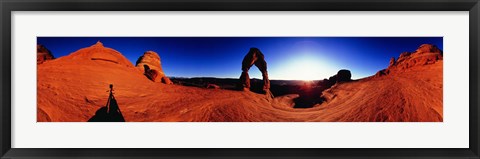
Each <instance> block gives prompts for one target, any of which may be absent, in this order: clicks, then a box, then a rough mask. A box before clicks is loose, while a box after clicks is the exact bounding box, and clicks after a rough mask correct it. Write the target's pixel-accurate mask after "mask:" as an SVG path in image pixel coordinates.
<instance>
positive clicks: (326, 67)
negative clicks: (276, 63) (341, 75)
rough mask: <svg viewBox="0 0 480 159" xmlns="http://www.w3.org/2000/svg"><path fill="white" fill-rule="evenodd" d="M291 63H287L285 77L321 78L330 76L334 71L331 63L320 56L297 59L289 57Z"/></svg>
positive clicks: (293, 78)
mask: <svg viewBox="0 0 480 159" xmlns="http://www.w3.org/2000/svg"><path fill="white" fill-rule="evenodd" d="M289 61H290V62H289V64H288V65H286V67H285V69H283V70H284V71H285V72H284V74H283V76H284V77H282V78H283V79H290V80H304V81H312V80H321V79H323V78H328V75H329V74H331V73H332V71H331V70H332V69H331V67H332V66H330V64H329V63H327V62H325V61H324V60H320V59H319V58H318V57H300V58H296V59H289ZM332 75H333V74H332Z"/></svg>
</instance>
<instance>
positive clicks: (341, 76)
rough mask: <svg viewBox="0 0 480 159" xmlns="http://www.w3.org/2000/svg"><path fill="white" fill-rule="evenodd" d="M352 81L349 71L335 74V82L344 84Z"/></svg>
mask: <svg viewBox="0 0 480 159" xmlns="http://www.w3.org/2000/svg"><path fill="white" fill-rule="evenodd" d="M350 80H352V73H351V72H350V70H344V69H343V70H340V71H338V72H337V82H346V81H350Z"/></svg>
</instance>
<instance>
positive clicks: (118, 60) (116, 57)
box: [62, 41, 133, 67]
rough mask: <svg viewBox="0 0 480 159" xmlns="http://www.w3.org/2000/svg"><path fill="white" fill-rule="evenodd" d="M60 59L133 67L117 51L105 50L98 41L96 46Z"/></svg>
mask: <svg viewBox="0 0 480 159" xmlns="http://www.w3.org/2000/svg"><path fill="white" fill-rule="evenodd" d="M62 59H65V60H69V61H71V62H72V63H85V62H87V63H89V64H91V62H92V61H93V62H95V63H102V64H107V65H111V64H113V65H123V66H126V67H133V65H132V62H130V61H129V60H128V59H127V58H126V57H125V56H123V55H122V54H121V53H120V52H118V51H117V50H114V49H111V48H107V47H105V46H103V44H102V43H101V42H100V41H98V42H97V43H96V44H94V45H92V46H90V47H86V48H82V49H80V50H77V51H75V52H73V53H72V54H70V55H68V56H64V57H62Z"/></svg>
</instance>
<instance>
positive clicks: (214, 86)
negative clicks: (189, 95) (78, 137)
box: [207, 84, 220, 89]
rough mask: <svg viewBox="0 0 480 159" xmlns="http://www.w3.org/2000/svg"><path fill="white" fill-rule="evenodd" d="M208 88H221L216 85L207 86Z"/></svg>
mask: <svg viewBox="0 0 480 159" xmlns="http://www.w3.org/2000/svg"><path fill="white" fill-rule="evenodd" d="M207 88H209V89H220V86H218V85H216V84H207Z"/></svg>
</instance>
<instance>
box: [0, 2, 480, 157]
mask: <svg viewBox="0 0 480 159" xmlns="http://www.w3.org/2000/svg"><path fill="white" fill-rule="evenodd" d="M0 8H1V13H0V14H1V15H0V17H1V19H0V22H1V32H0V36H1V37H2V40H1V43H0V48H1V50H2V53H1V55H0V57H1V60H0V66H2V70H1V71H2V72H1V78H0V84H1V85H0V89H1V97H0V103H1V109H0V111H1V112H0V114H1V117H0V141H1V144H0V152H1V155H0V156H2V158H247V157H248V158H479V138H478V137H479V136H480V134H479V132H478V129H479V123H480V122H479V118H478V115H479V114H480V112H479V109H478V106H479V105H478V101H479V100H480V96H479V94H478V90H479V88H480V87H479V85H478V71H479V64H478V63H479V62H480V61H479V55H478V54H479V44H480V43H479V17H480V16H479V8H480V5H479V0H139V1H134V0H96V1H87V0H2V1H1V2H0ZM12 11H469V33H470V36H469V50H470V52H469V69H470V70H469V84H470V89H469V113H470V114H469V117H470V120H469V122H470V123H469V140H470V141H469V147H470V148H439V149H437V148H421V149H413V148H407V149H402V148H393V149H389V148H383V149H382V148H374V149H354V148H348V149H336V148H327V149H312V148H309V149H298V148H297V149H209V148H208V149H109V148H107V149H90V148H81V149H70V148H65V149H56V148H47V149H37V148H11V137H12V132H11V110H12V101H11V97H12V95H11V92H12V86H11V82H12V79H11V75H12V70H11V69H12V66H11V64H12V62H11V57H12V55H11V54H12V52H11V44H12V41H11V39H12V36H11V30H12V28H11V24H12V21H11V13H12ZM445 137H454V136H445Z"/></svg>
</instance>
